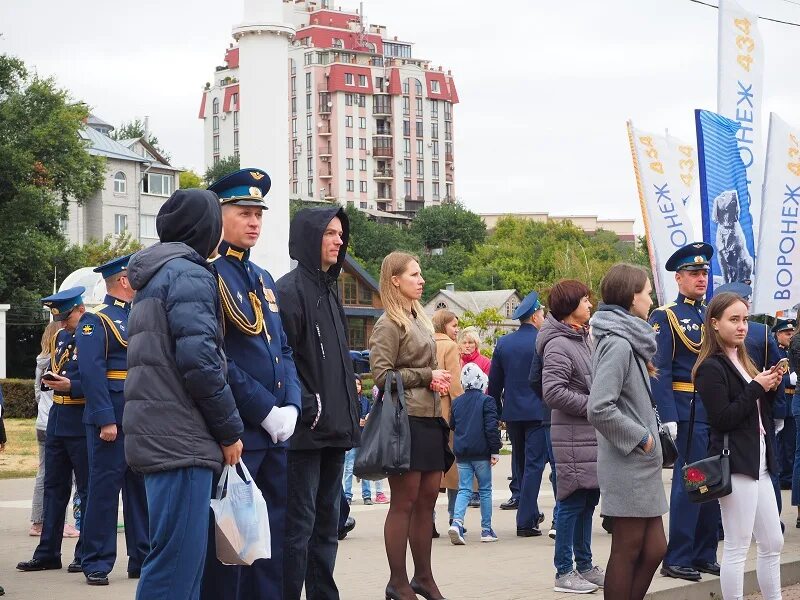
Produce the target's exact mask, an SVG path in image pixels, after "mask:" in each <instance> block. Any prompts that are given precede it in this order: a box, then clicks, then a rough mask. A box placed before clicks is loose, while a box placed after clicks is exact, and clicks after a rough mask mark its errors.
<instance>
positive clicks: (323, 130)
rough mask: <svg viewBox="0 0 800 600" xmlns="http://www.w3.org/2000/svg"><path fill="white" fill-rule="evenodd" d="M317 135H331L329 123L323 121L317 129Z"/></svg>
mask: <svg viewBox="0 0 800 600" xmlns="http://www.w3.org/2000/svg"><path fill="white" fill-rule="evenodd" d="M317 133H318V134H319V135H331V134H332V133H333V132H332V131H331V122H330V121H325V122H324V124H323V125H322V127H320V128H319V129H317Z"/></svg>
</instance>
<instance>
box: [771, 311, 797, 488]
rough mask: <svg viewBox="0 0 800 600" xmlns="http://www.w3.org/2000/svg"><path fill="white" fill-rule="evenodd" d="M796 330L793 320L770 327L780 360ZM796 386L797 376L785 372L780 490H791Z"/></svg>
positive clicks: (784, 355) (787, 350) (795, 438)
mask: <svg viewBox="0 0 800 600" xmlns="http://www.w3.org/2000/svg"><path fill="white" fill-rule="evenodd" d="M796 329H797V321H796V320H795V319H778V321H777V323H775V325H774V326H773V327H772V334H773V335H774V336H775V342H776V343H777V344H778V352H779V357H780V358H787V359H788V358H789V342H790V341H791V339H792V336H793V335H794V332H795V330H796ZM796 384H797V374H796V373H790V372H788V371H787V373H786V375H784V376H783V395H784V398H785V399H786V415H785V417H784V422H783V430H782V431H781V432H780V433H779V434H778V461H779V464H780V469H781V474H780V484H781V489H783V490H790V489H792V473H793V471H794V455H795V450H796V444H797V427H796V426H797V423H796V421H795V414H796V413H797V412H798V409H796V408H795V407H794V388H795V385H796Z"/></svg>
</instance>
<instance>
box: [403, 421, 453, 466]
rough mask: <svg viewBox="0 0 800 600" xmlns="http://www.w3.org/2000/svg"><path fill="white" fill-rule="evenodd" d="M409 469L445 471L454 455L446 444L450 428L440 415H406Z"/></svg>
mask: <svg viewBox="0 0 800 600" xmlns="http://www.w3.org/2000/svg"><path fill="white" fill-rule="evenodd" d="M408 426H409V430H410V431H411V468H410V470H411V471H447V470H448V469H449V468H450V467H451V466H452V464H453V461H454V460H455V457H454V456H453V453H452V452H451V451H450V447H449V445H448V441H449V437H450V428H449V427H448V426H447V421H445V420H444V419H443V418H442V417H411V416H410V417H408Z"/></svg>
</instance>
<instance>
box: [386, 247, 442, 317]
mask: <svg viewBox="0 0 800 600" xmlns="http://www.w3.org/2000/svg"><path fill="white" fill-rule="evenodd" d="M413 261H416V262H417V263H419V259H418V258H417V257H416V256H414V255H413V254H409V253H408V252H399V251H397V252H392V253H391V254H388V255H387V256H386V258H384V259H383V262H382V263H381V280H380V293H381V301H382V302H383V306H384V308H385V309H386V315H387V316H388V317H389V319H390V320H391V321H393V322H394V323H396V324H397V325H398V326H399V327H400V328H402V329H403V331H408V330H409V328H410V327H411V318H410V317H409V314H408V312H406V307H405V306H406V305H405V303H404V302H403V294H402V293H401V292H400V288H399V287H398V286H396V285H394V284H393V283H392V277H399V276H400V275H402V274H403V273H405V271H406V269H407V268H408V264H409V263H410V262H413ZM411 310H412V311H413V312H414V313H415V314H416V317H417V320H418V321H419V322H420V323H422V325H423V326H424V327H425V328H426V329H427V330H428V331H430V332H431V333H433V324H432V323H431V320H430V319H429V318H428V315H427V314H425V309H424V308H423V307H422V304H421V303H420V301H419V300H412V301H411Z"/></svg>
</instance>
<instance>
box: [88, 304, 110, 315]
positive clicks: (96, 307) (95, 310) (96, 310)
mask: <svg viewBox="0 0 800 600" xmlns="http://www.w3.org/2000/svg"><path fill="white" fill-rule="evenodd" d="M104 308H108V305H107V304H98V305H97V306H95V307H94V308H90V309H89V311H88V312H90V313H95V314H97V313H99V312H100V311H102V310H103V309H104Z"/></svg>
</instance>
